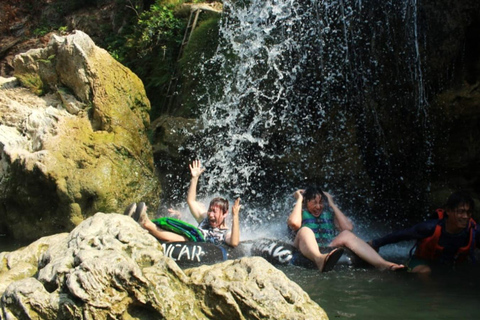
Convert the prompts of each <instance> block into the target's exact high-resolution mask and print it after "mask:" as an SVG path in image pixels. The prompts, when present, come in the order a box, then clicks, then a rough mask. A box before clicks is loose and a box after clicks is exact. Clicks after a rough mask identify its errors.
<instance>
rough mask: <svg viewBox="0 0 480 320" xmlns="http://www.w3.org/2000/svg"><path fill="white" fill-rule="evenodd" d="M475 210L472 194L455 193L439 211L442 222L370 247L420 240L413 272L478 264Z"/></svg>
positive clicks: (412, 257) (406, 231) (411, 263)
mask: <svg viewBox="0 0 480 320" xmlns="http://www.w3.org/2000/svg"><path fill="white" fill-rule="evenodd" d="M474 209H475V203H474V201H473V199H472V198H471V197H470V195H468V194H467V193H465V192H461V191H458V192H454V193H453V194H452V195H450V197H449V198H448V200H447V203H446V204H445V206H444V209H437V211H436V212H437V215H438V219H432V220H428V221H424V222H421V223H419V224H416V225H414V226H412V227H411V228H408V229H404V230H400V231H397V232H393V233H391V234H388V235H386V236H384V237H382V238H380V239H375V240H372V241H370V242H369V244H370V245H371V246H372V247H373V248H374V249H376V250H378V249H379V248H381V247H383V246H385V245H388V244H391V243H397V242H400V241H407V240H417V242H416V244H415V246H414V247H413V248H412V250H411V251H410V259H409V261H408V263H407V265H408V268H409V270H410V271H411V272H416V273H430V272H431V271H432V266H433V265H435V264H442V265H456V264H458V263H461V262H463V261H466V260H470V261H472V262H473V263H474V262H475V252H474V250H475V248H477V247H478V245H479V244H480V235H479V234H478V232H479V231H478V230H477V225H476V223H475V221H474V220H473V218H472V215H473V212H474ZM414 249H415V251H414V253H413V254H412V252H413V250H414Z"/></svg>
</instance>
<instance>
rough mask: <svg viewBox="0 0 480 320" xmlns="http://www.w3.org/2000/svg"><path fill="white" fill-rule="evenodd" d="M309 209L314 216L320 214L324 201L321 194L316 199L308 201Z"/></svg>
mask: <svg viewBox="0 0 480 320" xmlns="http://www.w3.org/2000/svg"><path fill="white" fill-rule="evenodd" d="M307 211H308V212H310V213H311V214H312V215H313V216H314V217H318V216H320V214H321V213H322V211H323V201H322V196H321V195H319V194H318V195H317V196H316V197H315V198H314V199H312V200H309V201H307Z"/></svg>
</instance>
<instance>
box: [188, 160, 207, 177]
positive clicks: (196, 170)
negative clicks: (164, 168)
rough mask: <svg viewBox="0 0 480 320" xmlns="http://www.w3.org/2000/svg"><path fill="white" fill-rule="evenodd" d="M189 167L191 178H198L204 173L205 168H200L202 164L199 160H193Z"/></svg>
mask: <svg viewBox="0 0 480 320" xmlns="http://www.w3.org/2000/svg"><path fill="white" fill-rule="evenodd" d="M189 167H190V172H191V174H192V178H198V177H199V176H200V175H201V174H202V173H203V172H204V171H205V168H202V164H201V163H200V160H194V161H193V162H192V164H191V165H189Z"/></svg>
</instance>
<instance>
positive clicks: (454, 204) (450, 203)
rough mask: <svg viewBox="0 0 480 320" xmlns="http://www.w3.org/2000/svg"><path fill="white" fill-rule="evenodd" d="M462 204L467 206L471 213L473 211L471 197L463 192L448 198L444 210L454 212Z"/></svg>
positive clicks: (473, 205) (455, 193)
mask: <svg viewBox="0 0 480 320" xmlns="http://www.w3.org/2000/svg"><path fill="white" fill-rule="evenodd" d="M462 204H466V205H468V207H469V208H470V210H471V211H472V212H473V211H474V210H475V202H474V201H473V199H472V197H471V196H470V195H469V194H468V193H466V192H464V191H457V192H454V193H452V194H451V195H450V197H448V200H447V203H446V204H445V209H446V210H455V209H456V208H458V207H459V206H461V205H462Z"/></svg>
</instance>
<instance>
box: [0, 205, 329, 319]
mask: <svg viewBox="0 0 480 320" xmlns="http://www.w3.org/2000/svg"><path fill="white" fill-rule="evenodd" d="M0 261H1V264H0V268H1V269H0V280H1V287H0V294H2V297H1V300H0V307H1V310H2V312H1V314H0V319H26V318H29V319H327V315H326V314H325V312H324V311H323V310H322V309H321V308H320V307H319V306H318V305H317V304H315V303H314V302H312V301H311V299H310V298H309V297H308V295H307V294H306V293H305V292H304V291H303V290H301V289H300V287H299V286H298V285H296V284H295V283H293V282H291V281H290V280H288V278H287V277H286V276H285V275H284V274H283V273H282V272H281V271H279V270H277V269H275V268H274V267H273V266H272V265H270V264H269V263H268V262H266V261H265V260H264V259H263V258H259V257H257V258H243V259H240V260H234V261H227V262H224V263H221V264H218V265H212V266H203V267H199V268H192V269H188V270H186V271H185V272H184V271H182V270H181V269H180V268H179V267H178V266H177V265H176V264H175V262H173V260H171V259H170V258H167V257H165V256H164V255H163V252H162V246H161V245H160V243H159V242H158V241H157V240H156V239H155V238H154V237H152V236H150V235H149V234H148V233H147V232H146V231H145V230H143V229H142V228H141V227H140V226H139V225H138V224H137V223H136V222H134V221H133V220H132V219H130V218H129V217H126V216H123V215H118V214H104V213H97V214H95V215H94V216H93V217H90V218H89V219H87V220H85V221H84V222H83V223H81V224H80V225H79V226H77V227H76V228H75V229H74V230H73V231H72V232H71V233H70V234H65V233H64V234H58V235H55V236H51V237H48V238H42V239H40V240H38V241H37V242H35V243H33V244H31V245H30V246H28V247H26V248H23V249H20V250H18V251H15V252H3V253H1V254H0ZM21 270H24V271H23V273H22V272H21Z"/></svg>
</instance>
